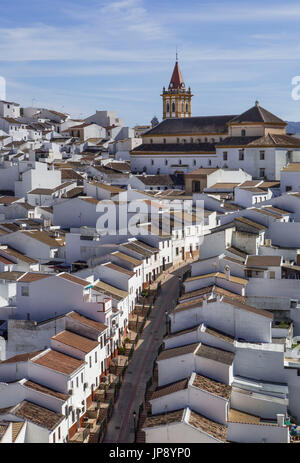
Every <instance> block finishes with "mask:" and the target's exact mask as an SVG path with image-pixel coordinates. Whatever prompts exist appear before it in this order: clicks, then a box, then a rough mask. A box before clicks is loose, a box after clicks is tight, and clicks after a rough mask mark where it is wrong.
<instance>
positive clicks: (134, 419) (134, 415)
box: [133, 411, 136, 432]
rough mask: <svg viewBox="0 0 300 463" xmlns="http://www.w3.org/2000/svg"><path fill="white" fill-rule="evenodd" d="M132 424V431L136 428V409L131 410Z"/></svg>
mask: <svg viewBox="0 0 300 463" xmlns="http://www.w3.org/2000/svg"><path fill="white" fill-rule="evenodd" d="M133 426H134V432H135V428H136V411H134V412H133Z"/></svg>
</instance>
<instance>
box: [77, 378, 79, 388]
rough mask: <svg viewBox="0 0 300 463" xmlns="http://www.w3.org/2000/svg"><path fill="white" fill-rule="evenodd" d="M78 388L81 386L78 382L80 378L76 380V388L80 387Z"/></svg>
mask: <svg viewBox="0 0 300 463" xmlns="http://www.w3.org/2000/svg"><path fill="white" fill-rule="evenodd" d="M78 386H79V381H78V376H77V378H76V387H78Z"/></svg>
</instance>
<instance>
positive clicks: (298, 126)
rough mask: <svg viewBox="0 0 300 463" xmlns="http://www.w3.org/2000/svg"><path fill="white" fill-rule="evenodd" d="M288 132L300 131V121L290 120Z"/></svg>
mask: <svg viewBox="0 0 300 463" xmlns="http://www.w3.org/2000/svg"><path fill="white" fill-rule="evenodd" d="M286 131H287V133H300V122H288V125H287V128H286Z"/></svg>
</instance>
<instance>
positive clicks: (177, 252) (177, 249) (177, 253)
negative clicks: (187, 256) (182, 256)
mask: <svg viewBox="0 0 300 463" xmlns="http://www.w3.org/2000/svg"><path fill="white" fill-rule="evenodd" d="M178 255H179V248H176V256H178Z"/></svg>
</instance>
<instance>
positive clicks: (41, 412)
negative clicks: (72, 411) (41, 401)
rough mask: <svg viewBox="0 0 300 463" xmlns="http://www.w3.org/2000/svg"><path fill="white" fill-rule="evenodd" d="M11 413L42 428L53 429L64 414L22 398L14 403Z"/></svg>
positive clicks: (62, 418)
mask: <svg viewBox="0 0 300 463" xmlns="http://www.w3.org/2000/svg"><path fill="white" fill-rule="evenodd" d="M11 413H12V414H13V415H15V416H17V417H19V418H23V419H25V420H28V421H31V422H32V423H35V424H37V425H38V426H41V427H43V428H46V429H48V430H49V431H53V429H55V428H56V427H57V426H58V425H59V424H60V423H61V422H62V421H63V420H64V418H65V417H64V415H61V414H60V413H56V412H53V411H52V410H48V409H47V408H44V407H41V406H40V405H36V404H34V403H32V402H29V401H27V400H24V401H23V402H21V403H20V404H18V405H16V406H15V407H14V408H13V409H12V411H11Z"/></svg>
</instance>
